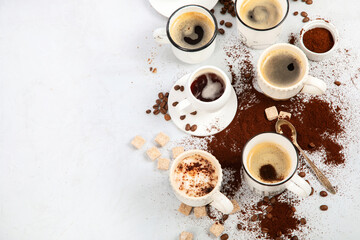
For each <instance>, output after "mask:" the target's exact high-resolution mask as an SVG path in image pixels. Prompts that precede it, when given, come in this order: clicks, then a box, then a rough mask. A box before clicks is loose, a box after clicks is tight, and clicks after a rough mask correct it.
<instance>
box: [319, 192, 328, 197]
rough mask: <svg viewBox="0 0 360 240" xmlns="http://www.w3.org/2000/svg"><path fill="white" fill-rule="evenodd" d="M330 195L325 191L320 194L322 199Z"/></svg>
mask: <svg viewBox="0 0 360 240" xmlns="http://www.w3.org/2000/svg"><path fill="white" fill-rule="evenodd" d="M327 195H328V194H327V192H325V191H321V192H320V196H322V197H326V196H327Z"/></svg>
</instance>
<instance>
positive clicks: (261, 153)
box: [242, 133, 311, 197]
mask: <svg viewBox="0 0 360 240" xmlns="http://www.w3.org/2000/svg"><path fill="white" fill-rule="evenodd" d="M242 163H243V173H244V179H245V181H246V183H247V184H248V185H249V187H250V189H251V190H253V191H254V192H256V193H258V194H260V195H262V196H272V195H276V194H279V193H281V192H283V191H284V190H286V189H288V190H290V191H291V192H293V193H295V194H296V195H298V196H300V197H307V196H309V195H310V193H311V187H310V185H309V184H308V183H307V182H306V181H305V180H304V179H302V178H301V177H299V175H298V174H297V173H296V172H297V167H298V164H299V157H298V154H297V152H296V150H295V148H294V146H293V144H292V143H291V142H290V140H289V139H287V138H286V137H284V136H282V135H280V134H277V133H261V134H259V135H256V136H255V137H253V138H252V139H251V140H250V141H248V142H247V143H246V144H245V147H244V149H243V152H242Z"/></svg>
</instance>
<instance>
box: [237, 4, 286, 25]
mask: <svg viewBox="0 0 360 240" xmlns="http://www.w3.org/2000/svg"><path fill="white" fill-rule="evenodd" d="M282 11H283V10H282V8H281V5H280V3H279V1H278V0H247V1H244V2H243V3H242V4H241V6H240V10H239V15H240V18H241V20H242V21H243V22H244V23H245V24H246V25H248V26H250V27H253V28H256V29H268V28H272V27H274V26H276V25H277V24H278V23H279V22H280V21H281V19H282Z"/></svg>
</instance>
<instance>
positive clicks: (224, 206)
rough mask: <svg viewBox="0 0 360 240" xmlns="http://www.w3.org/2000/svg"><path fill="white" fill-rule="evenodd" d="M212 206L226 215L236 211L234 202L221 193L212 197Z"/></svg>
mask: <svg viewBox="0 0 360 240" xmlns="http://www.w3.org/2000/svg"><path fill="white" fill-rule="evenodd" d="M210 205H211V206H213V207H214V208H216V209H217V210H219V211H220V212H222V213H224V214H230V213H231V212H232V210H233V209H234V205H233V204H232V202H231V201H230V200H229V199H228V198H227V197H225V195H224V194H222V193H221V192H217V193H215V194H214V195H213V196H212V202H211V203H210Z"/></svg>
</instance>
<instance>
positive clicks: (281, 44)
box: [257, 43, 309, 92]
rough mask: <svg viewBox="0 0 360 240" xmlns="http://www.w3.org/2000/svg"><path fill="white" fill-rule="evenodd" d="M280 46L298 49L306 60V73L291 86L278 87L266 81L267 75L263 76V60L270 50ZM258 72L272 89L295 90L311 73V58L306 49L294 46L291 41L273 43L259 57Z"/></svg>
mask: <svg viewBox="0 0 360 240" xmlns="http://www.w3.org/2000/svg"><path fill="white" fill-rule="evenodd" d="M279 47H289V48H292V49H293V50H295V51H297V52H298V53H299V54H300V55H301V57H302V60H304V65H305V73H304V76H303V77H302V79H301V80H300V81H298V82H297V83H295V84H294V85H292V86H290V87H283V88H282V87H277V86H274V85H272V84H270V83H269V82H268V81H266V79H265V77H264V76H263V74H262V72H261V62H262V60H263V59H264V57H265V55H266V54H267V53H269V52H270V51H272V50H273V49H275V48H279ZM257 74H258V75H259V76H258V78H261V80H263V81H262V82H263V83H264V84H266V85H267V86H268V87H270V88H272V89H275V90H277V91H283V92H286V91H291V90H294V89H296V88H298V87H299V86H300V85H301V84H303V83H304V81H306V77H307V76H308V75H309V60H308V58H307V56H306V54H305V53H304V51H302V50H301V49H300V48H299V47H297V46H294V45H292V44H290V43H276V44H274V45H271V46H270V47H268V48H266V49H265V50H264V51H263V52H262V53H261V55H260V57H259V60H258V62H257Z"/></svg>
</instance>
